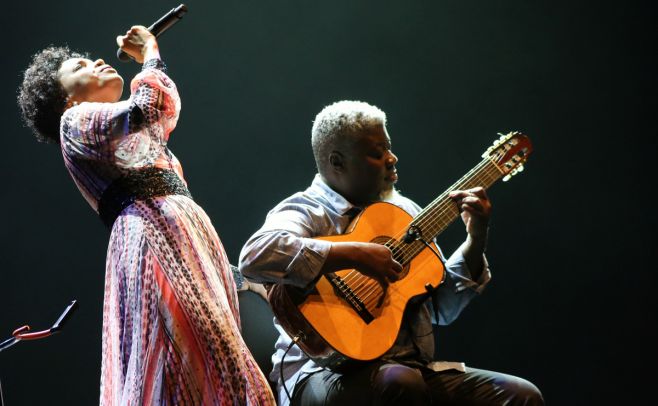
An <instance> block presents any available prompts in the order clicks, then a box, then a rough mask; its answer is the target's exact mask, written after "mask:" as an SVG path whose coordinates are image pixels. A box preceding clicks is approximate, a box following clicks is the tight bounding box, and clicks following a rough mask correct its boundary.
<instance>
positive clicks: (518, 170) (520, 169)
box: [516, 164, 524, 172]
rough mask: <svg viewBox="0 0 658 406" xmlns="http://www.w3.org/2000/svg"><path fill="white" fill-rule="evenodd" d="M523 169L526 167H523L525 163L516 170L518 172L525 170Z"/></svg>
mask: <svg viewBox="0 0 658 406" xmlns="http://www.w3.org/2000/svg"><path fill="white" fill-rule="evenodd" d="M523 169H524V168H523V164H521V165H519V167H518V168H516V171H517V172H523Z"/></svg>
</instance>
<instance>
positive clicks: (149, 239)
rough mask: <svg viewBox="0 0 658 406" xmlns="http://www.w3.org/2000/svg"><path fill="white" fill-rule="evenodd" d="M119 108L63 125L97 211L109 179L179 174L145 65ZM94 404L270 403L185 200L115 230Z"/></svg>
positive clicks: (145, 205) (155, 205)
mask: <svg viewBox="0 0 658 406" xmlns="http://www.w3.org/2000/svg"><path fill="white" fill-rule="evenodd" d="M130 87H131V96H130V98H129V99H128V100H125V101H121V102H118V103H82V104H80V105H78V106H74V107H72V108H70V109H68V110H67V111H66V112H65V113H64V115H63V116H62V120H61V148H62V153H63V156H64V162H65V165H66V168H67V169H68V171H69V173H70V174H71V176H72V177H73V180H74V181H75V183H76V185H77V186H78V188H79V190H80V192H81V193H82V195H83V196H84V198H85V199H86V200H87V202H89V204H90V205H91V206H92V208H93V209H94V210H96V211H97V212H98V211H99V206H100V205H101V201H102V199H103V198H104V192H105V191H106V190H107V189H108V187H109V186H110V185H111V184H113V182H115V181H117V180H119V179H122V178H125V177H126V176H127V175H129V174H131V173H135V172H139V171H142V170H145V169H146V170H148V169H154V168H155V169H158V170H165V171H167V172H168V173H172V174H174V176H176V175H177V176H176V178H177V180H179V181H180V182H181V184H183V185H184V184H185V183H184V182H185V181H184V180H183V172H182V169H181V166H180V163H179V162H178V160H177V159H176V157H175V156H174V155H173V154H172V153H171V152H170V151H169V149H168V148H167V140H168V139H169V135H170V133H171V131H172V130H173V129H174V127H175V126H176V122H177V120H178V114H179V111H180V99H179V96H178V93H177V90H176V86H175V84H174V83H173V82H172V81H171V79H170V78H169V77H168V76H167V75H166V74H165V73H164V64H163V63H162V62H161V61H160V60H159V59H152V60H150V61H147V62H146V63H145V64H144V67H143V69H142V72H141V73H139V74H138V75H137V76H136V77H135V78H134V79H133V81H132V82H131V86H130ZM111 230H112V231H111V235H110V242H109V247H108V251H107V263H106V274H105V298H104V305H103V343H102V347H103V348H102V350H103V356H102V370H101V395H100V404H101V405H220V404H221V405H245V404H249V405H269V404H272V405H273V404H275V401H274V398H273V396H272V393H271V390H270V387H269V384H268V382H267V380H266V379H265V377H264V375H263V374H262V372H261V371H260V369H259V368H258V365H257V364H256V362H255V361H254V359H253V357H252V355H251V353H250V352H249V350H248V349H247V347H246V345H245V343H244V341H243V340H242V337H241V335H240V320H239V313H238V302H237V295H236V291H235V285H234V281H233V277H232V274H231V270H230V266H229V262H228V259H227V257H226V254H225V252H224V249H223V247H222V244H221V242H220V240H219V237H218V236H217V233H216V231H215V229H214V227H213V225H212V223H211V222H210V219H209V218H208V217H207V215H206V214H205V212H204V211H203V209H201V207H199V206H198V205H197V204H196V203H195V202H194V200H192V199H191V198H190V197H188V196H186V195H184V194H170V195H166V196H159V197H150V198H148V199H143V200H137V201H135V202H134V203H132V204H130V205H128V206H127V207H126V208H124V209H123V210H122V211H121V212H120V214H118V217H116V220H114V221H113V223H112V224H111Z"/></svg>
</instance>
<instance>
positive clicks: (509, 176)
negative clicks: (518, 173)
mask: <svg viewBox="0 0 658 406" xmlns="http://www.w3.org/2000/svg"><path fill="white" fill-rule="evenodd" d="M511 178H512V175H505V177H504V178H503V182H507V181H508V180H510V179H511Z"/></svg>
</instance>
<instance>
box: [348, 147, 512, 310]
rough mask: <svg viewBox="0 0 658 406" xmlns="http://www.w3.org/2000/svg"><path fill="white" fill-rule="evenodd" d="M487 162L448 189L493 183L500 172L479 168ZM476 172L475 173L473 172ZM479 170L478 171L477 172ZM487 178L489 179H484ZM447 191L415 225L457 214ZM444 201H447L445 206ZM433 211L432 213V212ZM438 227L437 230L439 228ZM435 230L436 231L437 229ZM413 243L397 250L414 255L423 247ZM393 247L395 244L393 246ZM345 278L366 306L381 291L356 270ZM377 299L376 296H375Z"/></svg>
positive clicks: (485, 162)
mask: <svg viewBox="0 0 658 406" xmlns="http://www.w3.org/2000/svg"><path fill="white" fill-rule="evenodd" d="M487 163H491V162H490V161H489V160H486V159H485V160H484V161H482V162H480V164H478V165H477V166H476V167H475V168H473V169H472V170H471V171H469V173H467V174H466V175H465V176H464V177H463V178H462V179H460V180H459V181H457V182H456V183H455V184H454V185H453V186H452V187H451V188H449V189H448V190H449V191H452V190H456V189H460V188H463V186H464V185H465V184H467V183H469V182H470V183H480V182H483V181H484V184H485V187H488V186H490V184H492V183H493V181H495V180H496V179H497V178H498V177H499V176H496V175H497V174H496V175H493V176H492V174H493V172H500V169H498V168H497V167H496V166H495V165H493V167H494V169H495V171H492V170H491V168H485V170H481V168H482V167H483V166H484V165H486V164H487ZM474 172H476V174H475V175H473V173H474ZM478 172H479V173H478ZM479 178H485V179H479ZM486 178H489V179H486ZM447 193H449V192H446V193H444V194H442V195H441V196H439V197H438V198H437V199H435V200H434V201H433V202H432V203H431V204H430V205H428V206H427V208H426V209H425V210H423V211H421V212H420V213H419V214H418V215H417V216H416V217H420V216H421V215H423V214H425V213H427V214H425V215H426V216H428V219H427V220H424V221H420V222H418V223H417V224H415V225H416V226H422V227H423V228H424V227H426V226H435V225H436V224H439V225H440V227H445V226H447V225H448V224H450V223H451V222H452V219H450V220H448V221H447V222H442V221H441V219H442V216H444V215H445V214H446V213H448V212H451V211H452V212H453V215H458V214H459V210H458V209H457V208H456V207H455V206H454V204H452V201H450V200H448V199H446V194H447ZM446 203H448V205H447V207H446ZM432 211H434V213H432ZM440 229H441V228H439V229H438V230H440ZM438 230H437V231H438ZM405 233H406V231H403V232H402V233H400V234H398V235H397V236H396V238H393V239H389V240H388V241H387V242H386V243H384V245H386V246H389V248H391V245H393V244H391V243H395V242H398V240H399V239H400V238H401V237H402V236H403V235H404V234H405ZM432 235H435V233H434V231H433V232H432ZM414 245H416V246H418V245H419V244H410V245H409V246H407V247H405V248H402V249H399V250H398V252H399V253H402V255H403V258H411V257H413V256H415V255H416V254H417V253H418V252H420V251H421V250H422V249H424V248H425V246H424V245H422V246H419V247H418V248H420V250H418V249H417V248H416V247H414ZM393 248H395V246H393ZM412 251H418V252H416V253H414V254H413V256H411V257H409V256H408V254H409V253H410V252H412ZM344 278H345V280H346V281H347V280H349V282H348V287H350V289H352V291H353V293H354V294H355V295H356V296H357V298H359V299H361V300H362V302H363V303H364V305H365V306H366V307H370V305H371V304H372V303H373V302H374V301H373V300H369V299H372V298H371V295H372V294H373V293H375V292H376V291H378V290H380V291H382V293H383V289H382V288H381V286H380V285H379V283H378V282H376V281H374V280H373V279H372V278H369V277H367V276H364V275H362V274H360V273H359V272H358V271H356V270H352V271H350V272H349V273H348V274H347V275H346V276H345V277H344ZM355 281H356V283H358V284H357V285H353V287H352V286H349V285H350V283H353V282H355ZM375 299H377V298H375Z"/></svg>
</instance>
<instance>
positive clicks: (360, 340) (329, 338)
mask: <svg viewBox="0 0 658 406" xmlns="http://www.w3.org/2000/svg"><path fill="white" fill-rule="evenodd" d="M412 219H413V217H412V216H411V215H409V214H408V213H407V212H405V211H404V210H402V209H400V208H399V207H397V206H395V205H393V204H390V203H375V204H373V205H371V206H368V207H367V208H366V209H365V210H364V211H363V212H362V213H361V215H360V216H359V217H357V218H356V219H355V221H354V222H353V223H352V227H351V230H350V231H349V232H348V233H346V234H342V235H334V236H327V237H319V238H318V239H321V240H327V241H332V242H346V241H359V242H380V243H383V242H384V241H388V240H390V239H392V238H393V237H394V236H395V235H397V234H399V233H400V231H401V230H405V229H406V228H407V227H408V226H409V224H410V222H411V221H412ZM398 237H399V236H398ZM432 244H433V243H432ZM435 249H436V247H435ZM437 252H438V250H437ZM444 274H445V270H444V267H443V263H442V260H440V259H439V258H438V257H437V256H436V255H435V254H434V253H433V252H432V251H431V250H429V249H428V248H425V249H424V250H422V251H421V252H420V253H418V254H417V255H415V257H413V259H411V260H410V262H408V263H407V264H406V265H405V266H404V270H403V272H402V275H401V278H400V279H399V280H398V281H396V282H395V283H391V284H389V287H388V290H387V293H386V296H385V299H384V302H383V304H382V305H381V306H379V307H377V305H376V303H377V302H378V299H379V298H380V297H381V295H382V289H381V288H380V287H379V285H378V284H377V283H376V282H375V281H374V280H373V279H370V278H366V277H364V276H362V275H361V274H358V275H357V273H356V271H354V270H351V269H348V270H342V271H338V272H336V273H335V274H334V275H336V276H338V277H341V278H343V280H346V281H349V279H350V275H351V277H355V276H358V277H359V278H360V279H361V280H362V282H361V283H360V285H362V284H363V279H367V282H368V283H369V285H370V287H369V288H368V289H366V294H367V293H368V292H370V295H369V297H368V298H369V299H370V300H369V302H370V306H367V307H368V308H369V309H370V311H369V312H370V314H371V315H372V316H373V318H372V320H370V321H366V320H364V318H363V317H362V316H361V315H360V314H359V313H358V312H357V311H355V309H354V307H353V306H352V305H350V303H349V301H348V300H346V299H345V298H344V297H341V296H340V295H337V292H336V288H335V286H334V285H333V284H332V283H331V282H330V279H328V278H327V276H322V277H321V278H320V279H319V281H318V282H317V284H316V286H315V289H314V290H313V291H312V292H311V293H310V294H308V295H307V296H305V297H303V298H301V297H299V294H298V293H297V292H295V291H294V290H295V288H291V287H289V286H285V285H275V286H274V287H273V288H272V289H270V294H269V299H270V302H271V304H272V307H273V310H274V313H275V315H276V316H277V318H278V320H279V321H280V322H281V324H282V326H283V327H284V329H285V330H286V331H288V332H289V333H292V334H291V336H293V335H298V334H297V333H301V335H302V336H303V340H301V341H300V342H299V343H298V345H299V346H300V347H301V348H302V350H304V351H305V352H306V353H307V354H308V355H309V356H310V357H311V358H313V359H314V360H315V361H316V362H317V363H319V364H321V365H323V366H326V367H330V368H331V367H333V368H336V367H339V366H340V365H341V364H342V363H343V362H344V361H345V360H347V359H351V360H357V361H369V360H374V359H376V358H378V357H379V356H381V355H383V354H384V353H385V352H386V351H388V350H389V349H390V348H391V347H392V346H393V343H394V342H395V339H396V337H397V335H398V331H399V330H400V325H401V323H402V316H403V314H404V310H405V308H406V306H407V303H408V302H409V300H410V299H412V298H414V297H417V296H420V295H423V294H426V293H427V289H426V287H425V286H426V285H427V284H430V285H432V286H433V287H437V286H438V285H439V284H440V283H441V282H442V281H443V277H444ZM364 296H365V295H364ZM368 298H365V297H363V299H364V301H366V300H367V299H368Z"/></svg>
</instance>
